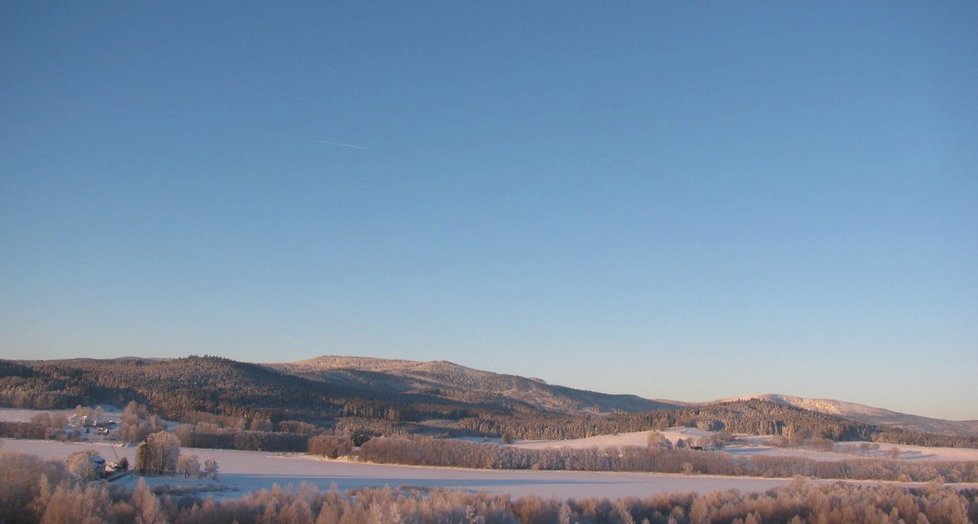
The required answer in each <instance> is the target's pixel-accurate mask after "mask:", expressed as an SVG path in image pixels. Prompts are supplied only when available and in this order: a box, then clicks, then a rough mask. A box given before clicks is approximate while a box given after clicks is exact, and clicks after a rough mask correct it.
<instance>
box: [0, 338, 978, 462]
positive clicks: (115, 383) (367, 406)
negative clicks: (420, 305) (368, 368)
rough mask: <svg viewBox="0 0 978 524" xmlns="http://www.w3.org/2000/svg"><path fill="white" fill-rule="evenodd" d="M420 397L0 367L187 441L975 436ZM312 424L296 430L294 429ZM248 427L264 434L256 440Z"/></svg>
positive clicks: (138, 367)
mask: <svg viewBox="0 0 978 524" xmlns="http://www.w3.org/2000/svg"><path fill="white" fill-rule="evenodd" d="M441 393H442V392H441V391H440V390H438V389H437V388H436V389H432V390H430V391H427V392H425V393H418V392H416V393H410V392H400V393H394V392H391V391H383V390H377V389H376V388H369V387H363V386H357V385H351V384H347V383H344V384H339V383H335V384H334V383H329V382H323V381H318V380H311V379H308V378H303V377H300V376H296V375H291V374H288V373H286V372H283V371H279V370H276V369H273V368H269V367H266V366H262V365H258V364H249V363H242V362H236V361H233V360H230V359H226V358H220V357H187V358H181V359H173V360H153V359H137V358H127V359H115V360H93V359H74V360H62V361H40V362H13V361H3V360H0V405H4V406H12V407H19V408H34V409H53V408H72V407H75V406H77V405H83V406H91V405H95V404H99V403H108V404H114V405H117V406H124V405H126V404H127V403H128V402H130V401H133V400H135V401H138V402H141V403H143V404H145V405H146V406H147V408H148V409H149V410H150V411H152V412H153V413H155V414H158V415H160V416H162V417H163V418H167V419H170V420H175V421H179V422H183V423H186V424H190V425H192V428H193V434H192V435H188V436H184V437H181V438H182V440H184V441H185V442H186V445H194V446H198V447H231V448H237V449H266V450H271V449H276V450H283V451H295V450H300V448H301V440H302V439H299V438H296V437H293V436H292V435H290V434H299V435H304V436H310V435H312V434H316V433H322V432H336V433H342V434H346V435H353V436H355V439H356V440H357V443H359V442H361V441H364V440H366V439H367V438H369V437H374V436H381V435H407V434H428V435H441V436H450V437H456V436H507V437H511V438H519V439H532V440H539V439H573V438H585V437H589V436H594V435H601V434H613V433H622V432H632V431H645V430H649V429H663V428H667V427H673V426H687V427H698V428H701V429H706V430H712V431H726V432H728V433H748V434H759V435H778V436H784V437H788V438H792V439H796V440H804V439H830V440H833V441H847V440H877V441H883V442H890V443H895V444H906V445H931V446H935V445H936V446H949V447H976V448H978V437H951V436H944V435H924V434H919V433H913V432H909V431H903V430H898V429H892V428H881V427H877V426H872V425H867V424H862V423H858V422H854V421H851V420H847V419H844V418H840V417H836V416H832V415H827V414H822V413H817V412H814V411H808V410H803V409H799V408H796V407H792V406H785V405H781V404H777V403H773V402H768V401H763V400H756V399H755V400H746V401H736V402H728V403H722V404H711V405H706V406H697V407H684V408H675V409H659V410H653V411H647V412H642V413H615V414H611V415H580V416H570V415H560V414H554V413H550V412H546V411H541V410H538V409H537V410H534V409H532V408H530V407H529V406H528V405H525V404H520V403H513V402H510V401H504V400H501V401H500V402H498V403H486V402H483V403H473V404H467V403H464V402H462V401H459V400H457V399H453V398H445V397H441V396H438V395H439V394H441ZM302 424H305V425H306V426H309V427H314V428H316V429H315V430H313V431H308V430H307V429H304V430H302V431H296V430H295V429H294V428H295V427H296V425H302ZM38 431H40V430H39V429H38V428H35V427H29V426H23V425H22V426H12V425H11V426H3V427H0V434H3V435H9V436H27V435H38ZM248 431H252V432H261V433H275V434H273V435H259V434H257V433H245V432H248Z"/></svg>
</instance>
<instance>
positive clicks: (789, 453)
mask: <svg viewBox="0 0 978 524" xmlns="http://www.w3.org/2000/svg"><path fill="white" fill-rule="evenodd" d="M649 433H651V431H636V432H633V433H619V434H617V435H598V436H594V437H589V438H583V439H574V440H526V441H518V442H516V443H514V444H511V445H512V446H516V447H520V448H527V449H556V448H566V449H590V448H593V447H598V448H607V447H626V446H639V447H645V446H646V445H647V444H648V438H649ZM659 433H661V434H662V435H663V436H665V437H666V438H668V439H669V440H671V441H672V442H673V443H676V442H677V441H678V440H679V439H683V440H684V441H687V442H689V441H692V442H694V443H695V442H696V441H697V440H698V439H700V438H704V437H709V436H711V435H712V434H713V433H711V432H709V431H704V430H701V429H696V428H679V427H677V428H669V429H666V430H663V431H660V432H659ZM738 438H739V440H740V441H742V442H743V444H737V445H730V446H727V447H725V448H724V450H723V451H724V452H726V453H731V454H734V455H752V456H753V455H767V456H774V457H805V458H810V459H813V460H851V459H853V458H859V457H872V458H894V457H893V455H891V453H893V452H892V451H891V450H892V449H893V448H896V449H897V450H898V451H899V455H897V457H896V458H899V459H900V460H913V461H938V462H939V461H951V462H958V461H965V462H970V461H978V449H970V448H937V447H924V446H904V445H902V444H886V443H871V442H865V443H864V442H840V443H837V444H836V445H835V449H834V450H833V451H822V450H816V449H802V448H781V447H776V446H772V445H771V444H770V441H771V437H770V436H749V435H739V436H738ZM862 444H867V445H868V446H870V449H866V450H863V449H861V445H862ZM874 445H878V447H877V448H876V449H872V446H874Z"/></svg>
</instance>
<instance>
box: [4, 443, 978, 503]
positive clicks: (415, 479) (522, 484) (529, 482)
mask: <svg viewBox="0 0 978 524" xmlns="http://www.w3.org/2000/svg"><path fill="white" fill-rule="evenodd" d="M0 449H5V450H10V451H16V452H21V453H30V454H33V455H38V456H40V457H43V458H48V459H55V460H63V459H64V458H65V457H67V456H68V455H70V454H72V453H75V452H77V451H83V450H89V449H92V450H95V451H98V452H99V454H101V455H102V456H103V457H105V458H106V460H109V461H114V460H116V459H117V457H118V458H122V457H124V456H125V457H128V458H129V460H130V462H133V461H134V460H135V453H136V448H134V447H120V446H118V445H112V444H108V443H97V442H91V443H64V442H57V441H48V440H13V439H2V448H0ZM184 451H185V452H189V453H195V454H197V455H198V456H199V457H200V458H201V459H205V458H214V459H215V460H217V462H218V464H219V465H220V480H219V482H213V481H209V480H196V479H183V478H182V477H178V476H177V477H149V478H147V482H148V483H149V484H151V485H174V486H187V487H189V486H199V487H202V488H204V489H205V490H215V491H214V493H213V495H214V496H215V497H216V498H222V497H225V498H226V497H238V496H241V495H243V494H245V493H248V492H250V491H255V490H259V489H262V488H270V487H272V486H273V485H275V484H278V485H280V486H287V485H293V486H298V485H299V484H300V483H303V482H306V483H310V484H314V485H315V486H317V487H318V488H319V489H321V490H327V489H329V488H330V486H331V485H333V484H335V485H336V487H337V488H338V489H339V490H341V491H346V490H350V489H357V488H364V487H384V486H390V487H417V488H427V489H436V488H445V489H459V490H464V491H470V492H480V491H482V492H486V493H491V494H509V495H511V496H514V497H520V496H525V495H538V496H541V497H556V498H561V499H563V498H585V497H599V498H602V497H607V498H610V499H614V498H620V497H645V496H648V495H652V494H656V493H667V492H690V491H692V492H697V493H709V492H712V491H718V490H720V491H724V490H729V489H737V490H739V491H741V492H762V491H766V490H768V489H771V488H774V487H777V486H783V485H786V484H788V483H790V482H791V479H768V478H754V477H723V476H711V475H672V474H661V473H609V472H587V471H526V470H477V469H461V468H434V467H423V466H396V465H381V464H363V463H357V462H347V461H342V460H324V459H320V458H317V457H312V456H309V455H302V454H283V453H268V452H255V451H235V450H223V449H193V448H184ZM137 481H138V480H137V477H136V476H134V475H130V476H128V477H125V478H124V479H122V480H120V481H119V482H122V483H125V484H129V485H135V483H136V482H137ZM862 483H865V484H870V483H873V482H868V481H867V482H862ZM908 484H910V483H908ZM968 487H976V488H978V484H972V485H969V486H968ZM221 489H227V490H226V491H219V490H221Z"/></svg>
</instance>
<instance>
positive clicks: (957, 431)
mask: <svg viewBox="0 0 978 524" xmlns="http://www.w3.org/2000/svg"><path fill="white" fill-rule="evenodd" d="M748 399H758V400H764V401H767V402H774V403H777V404H782V405H786V406H793V407H796V408H801V409H807V410H809V411H816V412H818V413H825V414H828V415H835V416H838V417H842V418H846V419H849V420H854V421H856V422H862V423H863V424H871V425H874V426H886V427H892V428H899V429H903V430H906V431H913V432H917V433H934V434H939V435H952V436H959V437H960V436H976V435H978V420H962V421H956V420H943V419H936V418H929V417H922V416H919V415H909V414H906V413H900V412H897V411H890V410H888V409H883V408H875V407H871V406H865V405H863V404H856V403H854V402H845V401H842V400H831V399H814V398H803V397H793V396H790V395H781V394H777V393H764V394H758V395H748V396H744V397H736V398H730V399H724V400H719V401H717V402H729V401H731V400H748Z"/></svg>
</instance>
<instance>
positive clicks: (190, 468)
mask: <svg viewBox="0 0 978 524" xmlns="http://www.w3.org/2000/svg"><path fill="white" fill-rule="evenodd" d="M177 472H178V473H180V474H181V475H183V476H184V477H186V478H190V477H194V478H199V477H200V476H201V475H202V474H203V472H202V471H201V470H200V459H198V458H197V455H194V454H193V453H181V454H180V458H179V459H178V460H177Z"/></svg>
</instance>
